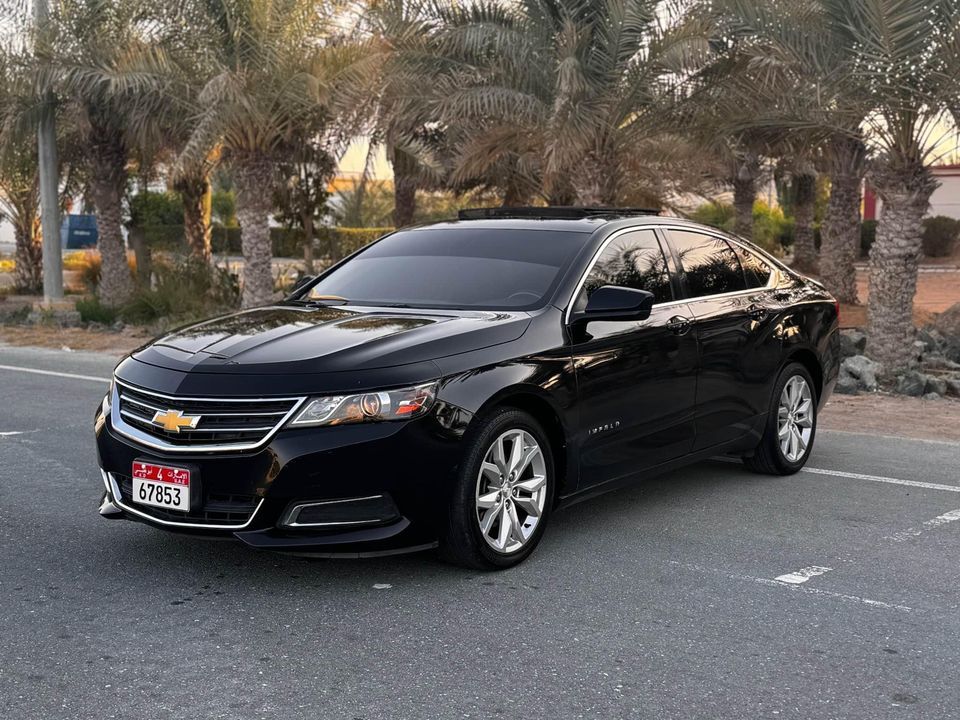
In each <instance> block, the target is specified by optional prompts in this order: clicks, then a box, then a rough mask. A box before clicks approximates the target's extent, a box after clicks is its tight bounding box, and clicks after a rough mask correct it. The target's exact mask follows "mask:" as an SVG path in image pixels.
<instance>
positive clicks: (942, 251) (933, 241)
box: [923, 215, 960, 257]
mask: <svg viewBox="0 0 960 720" xmlns="http://www.w3.org/2000/svg"><path fill="white" fill-rule="evenodd" d="M958 237H960V220H954V219H953V218H952V217H947V216H946V215H937V216H936V217H929V218H926V219H925V220H924V221H923V254H924V255H926V256H927V257H950V256H951V255H952V254H953V250H954V248H955V247H956V245H957V238H958Z"/></svg>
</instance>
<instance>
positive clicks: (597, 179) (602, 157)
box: [573, 152, 619, 207]
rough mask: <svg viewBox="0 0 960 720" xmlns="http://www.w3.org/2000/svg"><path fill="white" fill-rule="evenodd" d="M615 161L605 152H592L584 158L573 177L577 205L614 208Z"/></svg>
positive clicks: (615, 188)
mask: <svg viewBox="0 0 960 720" xmlns="http://www.w3.org/2000/svg"><path fill="white" fill-rule="evenodd" d="M617 176H618V170H617V163H616V161H615V160H614V159H613V158H612V157H610V156H609V153H605V152H592V153H590V154H589V155H587V157H585V158H584V160H583V163H582V164H581V165H580V167H578V168H577V169H576V172H575V174H574V177H573V189H574V191H575V192H576V194H577V205H580V206H583V207H615V206H616V204H617V196H618V194H619V193H618V190H619V187H618V184H617V183H618V177H617Z"/></svg>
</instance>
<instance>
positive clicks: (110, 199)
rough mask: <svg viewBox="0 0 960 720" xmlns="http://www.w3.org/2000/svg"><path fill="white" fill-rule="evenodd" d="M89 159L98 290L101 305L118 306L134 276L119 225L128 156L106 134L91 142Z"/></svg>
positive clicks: (126, 294)
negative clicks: (95, 226) (90, 164)
mask: <svg viewBox="0 0 960 720" xmlns="http://www.w3.org/2000/svg"><path fill="white" fill-rule="evenodd" d="M91 162H92V169H93V179H92V181H91V191H92V193H93V200H94V203H95V205H96V207H97V232H98V239H97V247H98V249H99V250H100V286H99V288H98V294H99V296H100V301H101V302H102V303H103V304H104V305H109V306H112V307H117V306H119V305H122V304H123V303H125V302H126V301H127V300H129V299H130V296H131V295H132V294H133V277H132V276H131V274H130V263H129V262H128V261H127V246H126V243H125V241H124V239H123V229H122V222H123V215H122V208H123V204H122V203H123V193H124V190H125V189H126V184H127V168H126V164H127V156H126V152H125V150H124V148H123V145H122V144H121V143H118V142H112V141H111V140H110V139H109V138H105V139H103V140H102V141H97V142H94V143H93V146H92V147H91Z"/></svg>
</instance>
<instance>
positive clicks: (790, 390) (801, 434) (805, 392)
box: [777, 375, 814, 463]
mask: <svg viewBox="0 0 960 720" xmlns="http://www.w3.org/2000/svg"><path fill="white" fill-rule="evenodd" d="M813 413H814V407H813V393H812V392H811V391H810V385H809V384H808V383H807V381H806V380H805V379H804V378H802V377H800V376H799V375H794V376H793V377H792V378H790V379H789V380H787V384H786V385H784V386H783V392H781V393H780V407H779V408H778V410H777V436H778V438H779V440H780V452H782V453H783V457H785V458H786V459H787V461H788V462H792V463H795V462H797V461H799V460H800V458H802V457H803V455H804V453H806V451H807V446H808V445H809V444H810V437H811V435H812V434H813Z"/></svg>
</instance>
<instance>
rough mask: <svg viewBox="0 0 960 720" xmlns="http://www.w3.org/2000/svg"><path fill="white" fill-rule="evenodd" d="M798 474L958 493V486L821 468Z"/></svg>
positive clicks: (807, 468)
mask: <svg viewBox="0 0 960 720" xmlns="http://www.w3.org/2000/svg"><path fill="white" fill-rule="evenodd" d="M800 472H804V473H812V474H814V475H832V476H834V477H842V478H849V479H851V480H869V481H871V482H879V483H890V484H891V485H906V486H907V487H920V488H926V489H927V490H945V491H946V492H956V493H960V486H958V485H941V484H939V483H928V482H920V481H919V480H901V479H900V478H892V477H884V476H882V475H864V474H863V473H851V472H842V471H840V470H824V469H823V468H812V467H805V468H803V469H802V470H801V471H800Z"/></svg>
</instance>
